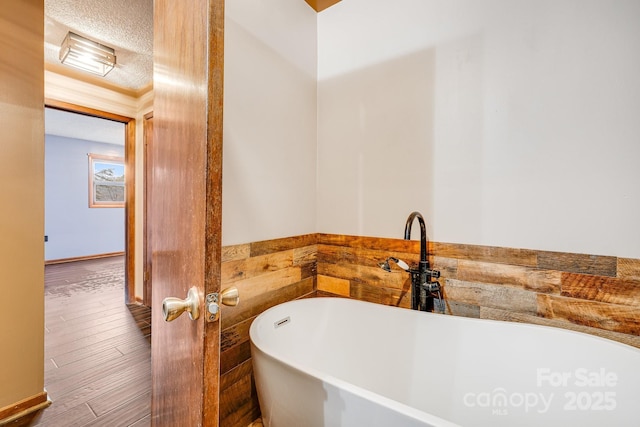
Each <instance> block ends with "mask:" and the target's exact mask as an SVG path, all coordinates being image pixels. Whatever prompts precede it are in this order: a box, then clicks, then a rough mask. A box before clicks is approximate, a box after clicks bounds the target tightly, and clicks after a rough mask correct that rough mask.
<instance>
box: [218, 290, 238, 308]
mask: <svg viewBox="0 0 640 427" xmlns="http://www.w3.org/2000/svg"><path fill="white" fill-rule="evenodd" d="M220 302H221V303H222V304H223V305H229V306H232V307H235V306H236V305H238V303H239V302H240V292H238V288H236V287H235V286H232V287H230V288H227V289H224V290H223V291H222V292H221V293H220Z"/></svg>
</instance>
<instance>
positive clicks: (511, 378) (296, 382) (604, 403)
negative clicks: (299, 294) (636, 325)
mask: <svg viewBox="0 0 640 427" xmlns="http://www.w3.org/2000/svg"><path fill="white" fill-rule="evenodd" d="M250 336H251V351H252V357H253V366H254V374H255V379H256V385H257V388H258V397H259V400H260V407H261V410H262V415H263V422H264V424H265V426H269V427H300V426H305V427H315V426H331V427H337V426H353V427H363V426H366V427H369V426H380V427H388V426H393V427H396V426H438V427H441V426H456V425H458V426H491V427H496V426H509V427H512V426H516V425H517V426H542V425H544V426H558V427H560V426H562V427H566V426H581V427H587V426H594V427H595V426H598V427H600V426H603V425H609V426H616V427H619V426H634V427H635V426H638V425H640V350H639V349H636V348H634V347H630V346H627V345H624V344H620V343H617V342H614V341H610V340H606V339H601V338H598V337H594V336H591V335H586V334H581V333H577V332H571V331H566V330H561V329H556V328H549V327H542V326H535V325H528V324H521V323H509V322H499V321H491V320H480V319H468V318H462V317H454V316H445V315H439V314H432V313H421V312H416V311H411V310H407V309H402V308H395V307H387V306H383V305H379V304H372V303H366V302H361V301H356V300H349V299H342V298H312V299H304V300H297V301H292V302H288V303H284V304H281V305H279V306H276V307H273V308H271V309H269V310H267V311H265V312H264V313H262V314H261V315H260V316H258V318H256V320H255V321H254V322H253V324H252V326H251V330H250Z"/></svg>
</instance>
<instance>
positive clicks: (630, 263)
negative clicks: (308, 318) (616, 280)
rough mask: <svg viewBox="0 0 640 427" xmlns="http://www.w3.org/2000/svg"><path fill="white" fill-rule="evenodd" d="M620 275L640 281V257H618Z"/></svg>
mask: <svg viewBox="0 0 640 427" xmlns="http://www.w3.org/2000/svg"><path fill="white" fill-rule="evenodd" d="M618 277H620V278H622V279H630V280H637V281H640V259H631V258H618Z"/></svg>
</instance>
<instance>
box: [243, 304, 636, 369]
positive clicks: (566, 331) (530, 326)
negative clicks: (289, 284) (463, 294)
mask: <svg viewBox="0 0 640 427" xmlns="http://www.w3.org/2000/svg"><path fill="white" fill-rule="evenodd" d="M314 300H316V301H317V300H322V301H334V300H338V301H348V303H350V304H351V303H353V304H362V305H370V306H371V305H373V306H376V307H381V308H382V309H389V310H403V311H410V312H415V313H420V315H425V316H446V317H449V318H451V319H452V320H454V319H455V320H454V321H458V322H461V323H488V324H495V323H498V324H507V325H517V326H518V327H519V328H520V327H521V328H525V329H538V330H546V331H549V332H552V333H558V334H568V335H575V336H578V337H582V339H594V340H596V341H601V342H603V343H607V344H609V345H613V346H619V347H620V349H621V350H627V351H631V352H635V353H639V354H640V348H638V347H634V346H632V345H629V344H626V343H623V342H620V341H616V340H613V339H610V338H605V337H601V336H598V335H593V334H589V333H586V332H581V331H575V330H573V329H565V328H562V327H558V326H551V325H538V324H535V323H526V322H517V321H512V320H499V319H481V318H476V317H464V316H454V315H449V314H440V313H431V312H417V311H413V310H410V309H408V308H404V307H396V306H391V305H385V304H377V303H374V302H369V301H361V300H357V299H351V298H340V297H315V298H304V299H296V300H291V301H286V302H283V303H280V304H278V305H275V306H273V307H271V308H268V309H267V310H265V311H263V312H262V313H261V314H260V315H258V317H260V316H261V315H262V314H263V313H265V314H266V313H268V312H270V311H275V310H276V309H278V307H281V306H284V305H295V304H296V303H303V304H309V303H310V301H314ZM258 317H256V319H255V320H257V319H258ZM578 326H580V325H578ZM252 329H253V324H252V325H251V328H250V329H249V335H250V338H251V341H252V342H254V339H253V336H252V334H251V330H252ZM612 332H614V331H612ZM617 333H620V334H621V332H617ZM258 347H259V348H260V349H261V350H262V351H263V353H265V354H267V353H266V352H265V351H264V350H263V349H262V347H260V346H258ZM276 359H277V358H276ZM278 360H279V359H278Z"/></svg>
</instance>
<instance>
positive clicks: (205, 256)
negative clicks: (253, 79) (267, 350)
mask: <svg viewBox="0 0 640 427" xmlns="http://www.w3.org/2000/svg"><path fill="white" fill-rule="evenodd" d="M223 26H224V0H190V1H175V0H156V1H155V2H154V92H155V98H154V113H153V114H154V118H153V121H154V126H153V127H154V136H153V147H154V149H153V153H152V162H153V178H152V179H153V194H152V197H151V206H150V210H151V212H150V217H151V235H152V237H151V238H152V242H153V246H152V258H153V259H152V262H153V267H152V275H153V287H154V289H153V301H152V307H153V319H152V343H151V346H152V360H151V364H152V383H153V385H152V414H151V418H152V425H155V426H188V427H193V426H217V425H218V417H219V409H218V393H219V352H220V348H219V347H220V322H213V323H207V322H206V320H205V317H206V316H204V314H201V316H200V317H199V318H198V319H197V320H190V319H189V316H188V315H187V314H186V313H185V314H183V315H182V316H180V317H179V318H177V319H176V320H174V321H172V322H165V321H164V320H163V317H162V301H163V299H164V298H166V297H178V298H185V297H186V295H187V292H188V290H189V288H191V287H192V286H195V287H197V289H198V293H199V295H200V298H201V303H200V308H201V311H204V305H203V304H202V301H203V300H204V298H205V295H206V294H207V293H210V292H219V290H220V244H221V240H220V228H221V227H220V225H221V179H222V178H221V172H222V168H221V164H222V151H221V150H222V87H223V86H222V75H223V60H222V54H223V46H224V43H223V32H224V28H223Z"/></svg>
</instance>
